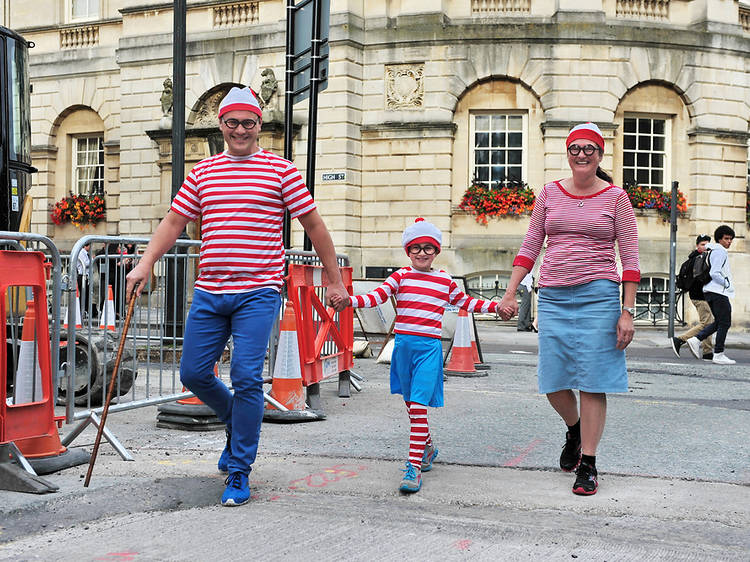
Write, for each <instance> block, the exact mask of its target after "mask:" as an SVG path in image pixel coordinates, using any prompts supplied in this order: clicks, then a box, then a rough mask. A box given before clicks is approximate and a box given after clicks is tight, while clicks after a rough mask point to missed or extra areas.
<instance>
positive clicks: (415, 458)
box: [406, 402, 431, 470]
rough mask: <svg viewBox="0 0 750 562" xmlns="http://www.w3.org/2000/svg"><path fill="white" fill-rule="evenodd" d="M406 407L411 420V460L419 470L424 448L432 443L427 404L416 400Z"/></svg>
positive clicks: (408, 403)
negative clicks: (418, 402)
mask: <svg viewBox="0 0 750 562" xmlns="http://www.w3.org/2000/svg"><path fill="white" fill-rule="evenodd" d="M406 409H407V411H408V412H409V421H410V422H411V431H410V433H409V462H410V463H411V464H412V466H414V467H415V468H416V469H417V470H421V468H422V457H423V456H424V449H425V447H426V446H427V444H428V443H431V439H430V426H429V425H428V423H427V406H424V405H422V404H417V403H416V402H407V403H406Z"/></svg>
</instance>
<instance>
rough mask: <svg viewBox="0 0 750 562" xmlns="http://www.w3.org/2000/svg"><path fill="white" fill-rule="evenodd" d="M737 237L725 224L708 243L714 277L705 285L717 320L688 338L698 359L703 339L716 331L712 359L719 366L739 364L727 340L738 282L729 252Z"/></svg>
mask: <svg viewBox="0 0 750 562" xmlns="http://www.w3.org/2000/svg"><path fill="white" fill-rule="evenodd" d="M733 240H734V230H732V228H731V227H729V226H727V225H726V224H722V225H721V226H720V227H719V228H717V229H716V231H715V232H714V241H715V242H714V243H713V244H709V245H708V249H709V250H711V257H710V260H709V261H710V263H711V279H710V280H709V281H708V282H707V283H706V284H705V285H703V294H704V295H705V298H706V302H707V303H708V306H709V307H710V308H711V314H713V316H714V321H713V322H712V323H711V324H709V325H708V326H706V327H705V328H703V329H702V330H701V331H700V332H699V333H698V335H696V336H694V337H692V338H689V339H688V340H687V342H686V343H687V344H688V347H690V351H691V352H692V354H693V355H694V356H695V357H696V358H697V359H700V358H701V342H702V341H703V340H705V339H706V338H708V337H709V336H710V335H711V334H713V333H714V332H716V342H715V344H714V356H713V359H712V361H713V362H714V363H716V364H718V365H733V364H734V363H736V361H734V360H733V359H730V358H729V357H727V356H726V354H725V353H724V341H725V340H726V338H727V332H728V331H729V327H730V326H731V325H732V304H731V302H730V299H733V298H734V283H732V271H731V269H730V268H729V254H728V253H727V250H728V249H729V246H731V245H732V241H733Z"/></svg>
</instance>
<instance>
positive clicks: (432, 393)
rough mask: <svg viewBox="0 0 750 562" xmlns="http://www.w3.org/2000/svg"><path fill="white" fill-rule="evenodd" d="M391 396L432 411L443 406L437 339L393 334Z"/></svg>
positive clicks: (440, 361)
mask: <svg viewBox="0 0 750 562" xmlns="http://www.w3.org/2000/svg"><path fill="white" fill-rule="evenodd" d="M391 394H402V395H403V396H404V401H405V402H416V403H417V404H422V405H425V406H431V407H432V408H439V407H440V406H442V405H443V344H442V343H441V342H440V339H439V338H428V337H425V336H412V335H409V334H396V338H395V342H394V346H393V354H392V355H391Z"/></svg>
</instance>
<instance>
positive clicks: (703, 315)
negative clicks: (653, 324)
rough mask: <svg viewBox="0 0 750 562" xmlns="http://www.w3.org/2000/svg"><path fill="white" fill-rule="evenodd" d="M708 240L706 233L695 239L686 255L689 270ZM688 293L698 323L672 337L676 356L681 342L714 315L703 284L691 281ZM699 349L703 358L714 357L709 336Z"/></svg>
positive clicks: (678, 354)
mask: <svg viewBox="0 0 750 562" xmlns="http://www.w3.org/2000/svg"><path fill="white" fill-rule="evenodd" d="M710 241H711V237H710V236H709V235H708V234H699V235H698V237H697V238H696V239H695V250H693V251H692V252H690V255H689V256H688V266H689V267H690V268H691V270H692V264H693V263H694V260H695V258H696V257H697V256H698V255H700V254H702V253H703V252H705V251H706V246H707V245H708V243H709V242H710ZM688 295H689V296H690V302H691V303H693V306H694V307H695V310H696V311H697V312H698V323H697V324H696V325H695V326H693V327H692V328H690V329H689V330H688V331H687V332H684V333H682V334H680V335H678V336H674V337H673V338H672V351H674V353H675V355H677V356H678V357H679V356H680V348H681V347H682V346H683V344H684V343H685V342H686V341H688V339H690V338H692V337H693V336H696V335H698V334H699V333H700V331H701V330H702V329H703V328H705V327H706V326H708V325H709V324H711V323H712V322H713V321H714V317H713V315H712V314H711V307H710V306H708V303H707V302H706V299H705V297H704V296H703V285H701V284H700V283H692V284H691V286H690V289H688ZM701 349H702V354H703V359H705V360H707V361H710V360H712V359H713V358H714V353H713V344H712V343H711V336H708V337H707V338H706V339H704V340H703V341H702V342H701Z"/></svg>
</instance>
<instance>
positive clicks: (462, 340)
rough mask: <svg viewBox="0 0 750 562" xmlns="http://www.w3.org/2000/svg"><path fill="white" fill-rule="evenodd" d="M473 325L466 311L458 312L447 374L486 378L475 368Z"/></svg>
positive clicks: (485, 374)
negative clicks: (472, 343) (472, 342)
mask: <svg viewBox="0 0 750 562" xmlns="http://www.w3.org/2000/svg"><path fill="white" fill-rule="evenodd" d="M471 332H472V330H471V323H470V322H469V315H468V314H467V313H466V311H465V310H463V309H459V310H458V319H457V321H456V332H455V334H454V335H453V346H452V349H451V357H450V360H449V361H448V364H447V365H446V366H445V370H444V372H445V374H446V375H452V376H456V377H486V376H487V373H484V372H479V371H477V370H476V368H475V367H474V354H473V352H472V347H471Z"/></svg>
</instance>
